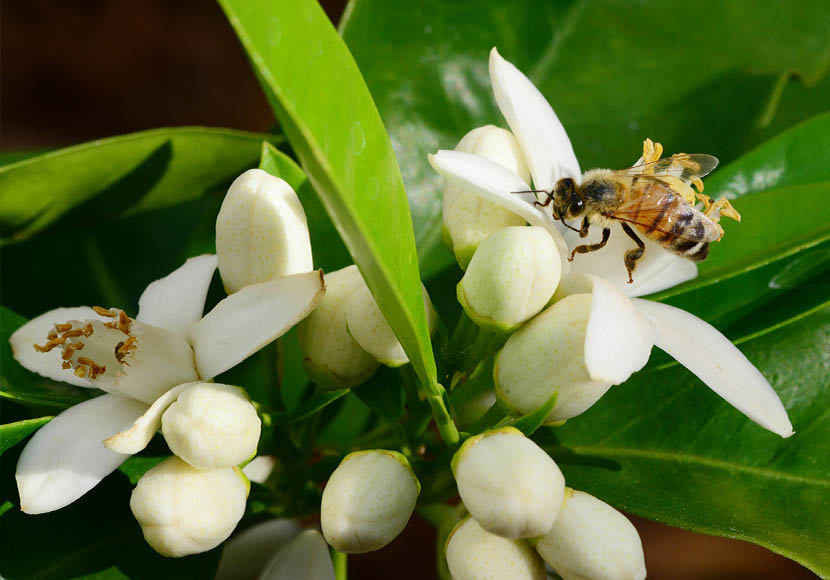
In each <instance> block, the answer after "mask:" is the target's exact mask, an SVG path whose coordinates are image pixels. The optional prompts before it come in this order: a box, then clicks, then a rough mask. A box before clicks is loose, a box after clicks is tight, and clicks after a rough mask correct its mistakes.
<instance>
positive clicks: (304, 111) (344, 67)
mask: <svg viewBox="0 0 830 580" xmlns="http://www.w3.org/2000/svg"><path fill="white" fill-rule="evenodd" d="M220 3H221V5H222V7H223V8H224V10H225V13H226V14H227V16H228V19H229V20H230V22H231V24H232V26H233V27H234V30H235V31H236V33H237V35H238V36H239V39H240V40H241V42H242V45H243V47H244V48H245V50H246V51H247V53H248V56H249V58H250V60H251V61H252V63H253V65H254V69H255V71H256V73H257V75H258V76H259V78H260V81H261V83H262V85H263V87H264V88H265V90H266V94H267V96H268V98H269V101H270V103H271V106H272V108H273V109H274V112H275V114H276V116H277V119H278V120H279V122H280V125H281V126H282V128H283V129H284V131H285V133H286V136H287V137H288V140H289V142H290V143H291V145H292V147H293V149H294V151H295V152H296V154H297V156H298V158H299V159H300V162H301V165H302V167H303V170H304V171H305V173H306V174H307V175H308V177H309V179H310V181H311V183H312V184H313V185H314V189H315V190H316V192H317V193H318V194H319V196H320V200H321V202H322V204H323V206H324V207H325V208H326V210H327V212H328V214H329V216H330V217H331V219H332V221H333V222H334V224H335V226H336V227H337V230H338V231H339V232H340V236H341V238H342V239H343V241H344V242H345V244H346V247H347V248H348V249H349V252H350V253H351V255H352V257H353V258H354V262H355V263H356V264H357V265H358V266H359V267H360V270H361V272H362V274H363V276H364V278H365V279H366V282H367V284H368V285H369V288H370V289H371V290H372V293H373V294H374V295H375V297H376V298H377V300H378V305H379V306H380V308H381V310H382V311H383V312H384V314H385V315H386V318H387V320H388V321H389V323H390V325H391V326H392V328H393V329H394V330H395V333H396V335H397V336H398V338H399V340H400V342H401V344H402V345H403V347H404V350H405V351H406V353H407V355H408V356H409V360H410V361H411V362H412V365H413V368H414V369H415V370H416V372H417V373H418V375H419V377H420V379H421V381H422V384H423V386H424V388H425V390H426V392H427V395H428V399H429V401H430V403H431V405H432V406H433V409H434V411H435V416H436V420H437V422H438V425H439V429H441V431H442V433H443V434H444V435H445V437H446V438H447V439H448V440H449V441H452V442H454V441H456V440H457V433H456V432H455V428H454V425H453V424H452V420H451V419H450V417H449V415H448V413H447V411H446V408H445V403H444V397H443V389H442V387H441V386H440V385H439V384H438V383H437V381H436V377H435V375H436V368H435V361H434V359H433V356H432V349H431V346H430V339H429V332H428V329H427V324H426V313H425V311H424V308H423V302H422V299H421V293H420V278H419V274H418V261H417V256H416V251H415V239H414V235H413V231H412V221H411V216H410V213H409V209H408V207H407V201H406V195H405V192H404V187H403V181H402V179H401V175H400V172H399V170H398V165H397V162H396V159H395V154H394V152H393V150H392V145H391V143H390V141H389V137H388V135H387V134H386V130H385V128H384V126H383V123H382V122H381V120H380V116H379V115H378V112H377V109H376V108H375V104H374V102H373V101H372V97H371V95H370V94H369V91H368V90H367V88H366V84H365V83H364V81H363V78H362V77H361V75H360V71H359V70H358V68H357V66H356V64H355V62H354V60H353V58H352V56H351V54H350V53H349V51H348V50H347V49H346V46H345V44H343V42H342V40H341V39H340V38H339V37H338V36H337V33H336V32H335V30H334V29H333V28H332V26H331V24H330V22H329V20H328V17H327V16H326V15H325V13H324V12H323V9H322V8H321V7H320V6H319V4H317V2H315V1H313V0H300V1H298V0H279V1H276V2H274V1H269V0H255V1H249V0H221V2H220ZM309 71H314V74H309Z"/></svg>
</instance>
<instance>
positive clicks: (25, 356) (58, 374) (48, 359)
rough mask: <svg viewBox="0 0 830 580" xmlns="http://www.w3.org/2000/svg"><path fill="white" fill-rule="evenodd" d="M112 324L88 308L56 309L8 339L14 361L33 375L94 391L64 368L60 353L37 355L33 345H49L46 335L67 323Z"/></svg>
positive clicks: (38, 353) (20, 329) (42, 315)
mask: <svg viewBox="0 0 830 580" xmlns="http://www.w3.org/2000/svg"><path fill="white" fill-rule="evenodd" d="M90 319H94V320H109V319H108V318H104V317H103V316H98V315H97V314H96V313H95V311H94V310H93V309H92V308H90V307H89V306H76V307H74V308H55V309H54V310H50V311H49V312H45V313H43V314H41V315H40V316H38V317H37V318H33V319H31V320H30V321H29V322H27V323H26V324H24V325H23V326H21V327H20V328H18V329H17V330H16V331H15V332H14V334H12V335H11V338H9V343H11V346H12V353H13V354H14V358H15V359H16V360H17V362H19V363H20V364H21V365H23V366H24V367H26V368H27V369H29V370H30V371H32V372H35V373H37V374H39V375H42V376H44V377H47V378H50V379H53V380H56V381H63V382H65V383H69V384H70V385H75V386H76V387H94V386H95V385H93V384H92V383H90V382H89V381H88V380H87V379H82V378H80V377H76V376H75V373H74V372H73V371H72V369H63V368H61V362H62V360H61V349H59V348H55V349H52V350H51V351H49V352H37V351H36V350H35V348H34V346H33V345H34V344H40V345H43V344H44V343H46V342H47V341H48V339H47V338H46V335H47V334H48V333H49V331H50V330H54V325H55V324H63V323H65V322H66V321H67V320H90Z"/></svg>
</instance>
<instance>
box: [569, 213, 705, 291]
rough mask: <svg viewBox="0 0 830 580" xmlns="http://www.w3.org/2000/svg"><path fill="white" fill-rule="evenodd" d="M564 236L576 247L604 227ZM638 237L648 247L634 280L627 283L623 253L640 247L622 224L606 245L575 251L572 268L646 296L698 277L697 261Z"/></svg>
mask: <svg viewBox="0 0 830 580" xmlns="http://www.w3.org/2000/svg"><path fill="white" fill-rule="evenodd" d="M563 235H564V237H565V242H566V243H567V244H568V248H570V250H573V249H574V248H575V247H576V246H579V245H582V244H593V243H596V242H598V241H599V240H600V236H601V235H602V228H600V227H597V226H593V227H592V228H591V230H590V233H589V234H588V236H587V237H585V238H580V237H579V234H577V233H576V232H573V231H570V230H567V231H565V232H564V234H563ZM639 237H640V239H641V240H643V242H644V243H645V246H646V247H645V252H643V257H642V258H640V260H639V261H638V262H637V269H636V270H634V274H633V278H634V282H633V283H631V284H629V283H628V271H627V270H626V268H625V262H624V256H625V253H626V252H627V251H628V250H631V249H633V248H636V247H637V246H636V244H635V243H634V240H632V239H631V238H629V237H628V236H627V235H626V234H625V232H624V231H623V230H622V227H621V226H620V224H619V223H615V224H614V225H613V227H612V229H611V237H610V238H608V243H607V244H606V245H605V247H604V248H602V249H600V250H597V251H595V252H589V253H587V254H576V255H575V256H574V259H573V262H571V271H572V272H582V273H585V274H591V275H593V276H599V277H600V278H603V279H605V280H607V281H609V282H610V283H611V284H613V285H614V287H615V288H617V289H618V290H620V291H621V292H622V293H623V294H625V295H626V296H644V295H646V294H651V293H654V292H659V291H660V290H665V289H666V288H671V287H672V286H676V285H677V284H680V283H681V282H686V281H687V280H691V279H693V278H695V277H697V265H696V264H695V263H694V262H692V261H691V260H689V259H687V258H684V257H682V256H678V255H677V254H674V253H672V252H670V251H669V250H667V249H665V248H664V247H663V246H661V245H660V244H658V243H657V242H654V241H652V240H650V239H648V238H646V237H645V236H643V235H641V236H639ZM569 253H570V252H569Z"/></svg>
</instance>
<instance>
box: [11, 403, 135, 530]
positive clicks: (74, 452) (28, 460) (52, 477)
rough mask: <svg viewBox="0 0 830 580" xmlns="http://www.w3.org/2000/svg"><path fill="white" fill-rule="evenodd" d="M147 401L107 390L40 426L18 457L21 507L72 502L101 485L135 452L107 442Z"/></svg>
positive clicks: (39, 508)
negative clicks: (120, 450) (110, 446)
mask: <svg viewBox="0 0 830 580" xmlns="http://www.w3.org/2000/svg"><path fill="white" fill-rule="evenodd" d="M146 410H147V405H145V404H144V403H140V402H139V401H136V400H134V399H128V398H125V397H120V396H118V395H101V396H100V397H96V398H95V399H90V400H89V401H84V402H83V403H80V404H78V405H75V406H74V407H70V408H69V409H67V410H66V411H64V412H63V413H61V414H60V415H58V416H57V417H55V418H54V419H52V420H51V421H50V422H49V423H47V424H46V425H44V426H43V427H41V428H40V430H39V431H38V432H37V433H35V434H34V436H33V437H32V439H31V440H30V441H29V443H28V444H26V447H25V448H24V449H23V453H21V455H20V459H19V460H18V462H17V472H16V473H15V478H16V479H17V489H18V491H19V492H20V509H21V510H23V511H24V512H26V513H28V514H41V513H45V512H51V511H54V510H56V509H59V508H62V507H64V506H67V505H69V504H70V503H72V502H73V501H75V500H76V499H78V498H79V497H81V496H82V495H84V494H85V493H86V492H88V491H89V490H90V489H92V488H93V487H95V486H96V485H98V482H99V481H101V480H102V479H103V478H104V477H106V476H107V475H108V474H110V473H112V472H113V471H114V470H115V469H116V468H117V467H118V466H119V465H121V464H122V463H124V461H125V460H126V459H127V458H128V457H129V455H123V454H121V453H115V452H114V451H110V450H109V449H107V448H106V447H104V444H103V441H104V439H106V438H107V437H109V436H110V435H112V434H113V433H117V432H118V431H120V430H122V429H124V428H125V427H127V426H129V425H130V424H131V423H132V422H133V421H135V420H136V418H137V417H138V416H139V415H141V414H142V413H143V412H144V411H146Z"/></svg>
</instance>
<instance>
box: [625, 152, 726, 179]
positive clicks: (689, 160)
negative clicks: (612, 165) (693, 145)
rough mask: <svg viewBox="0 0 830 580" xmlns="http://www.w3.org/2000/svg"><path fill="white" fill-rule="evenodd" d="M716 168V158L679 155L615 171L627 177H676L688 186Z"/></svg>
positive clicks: (703, 154)
mask: <svg viewBox="0 0 830 580" xmlns="http://www.w3.org/2000/svg"><path fill="white" fill-rule="evenodd" d="M717 166H718V158H717V157H714V156H713V155H706V154H705V153H679V154H677V155H672V156H671V157H666V158H665V159H660V160H658V161H654V162H652V163H640V164H638V165H634V166H632V167H628V168H627V169H620V170H618V171H615V172H614V173H616V174H617V175H625V176H627V177H632V178H633V177H658V178H659V177H661V176H665V177H676V178H678V179H681V180H682V181H683V182H685V183H687V184H689V183H691V182H693V181H694V180H696V179H700V178H702V177H705V176H706V175H709V174H710V173H711V172H712V171H713V170H714V169H715V167H717Z"/></svg>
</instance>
